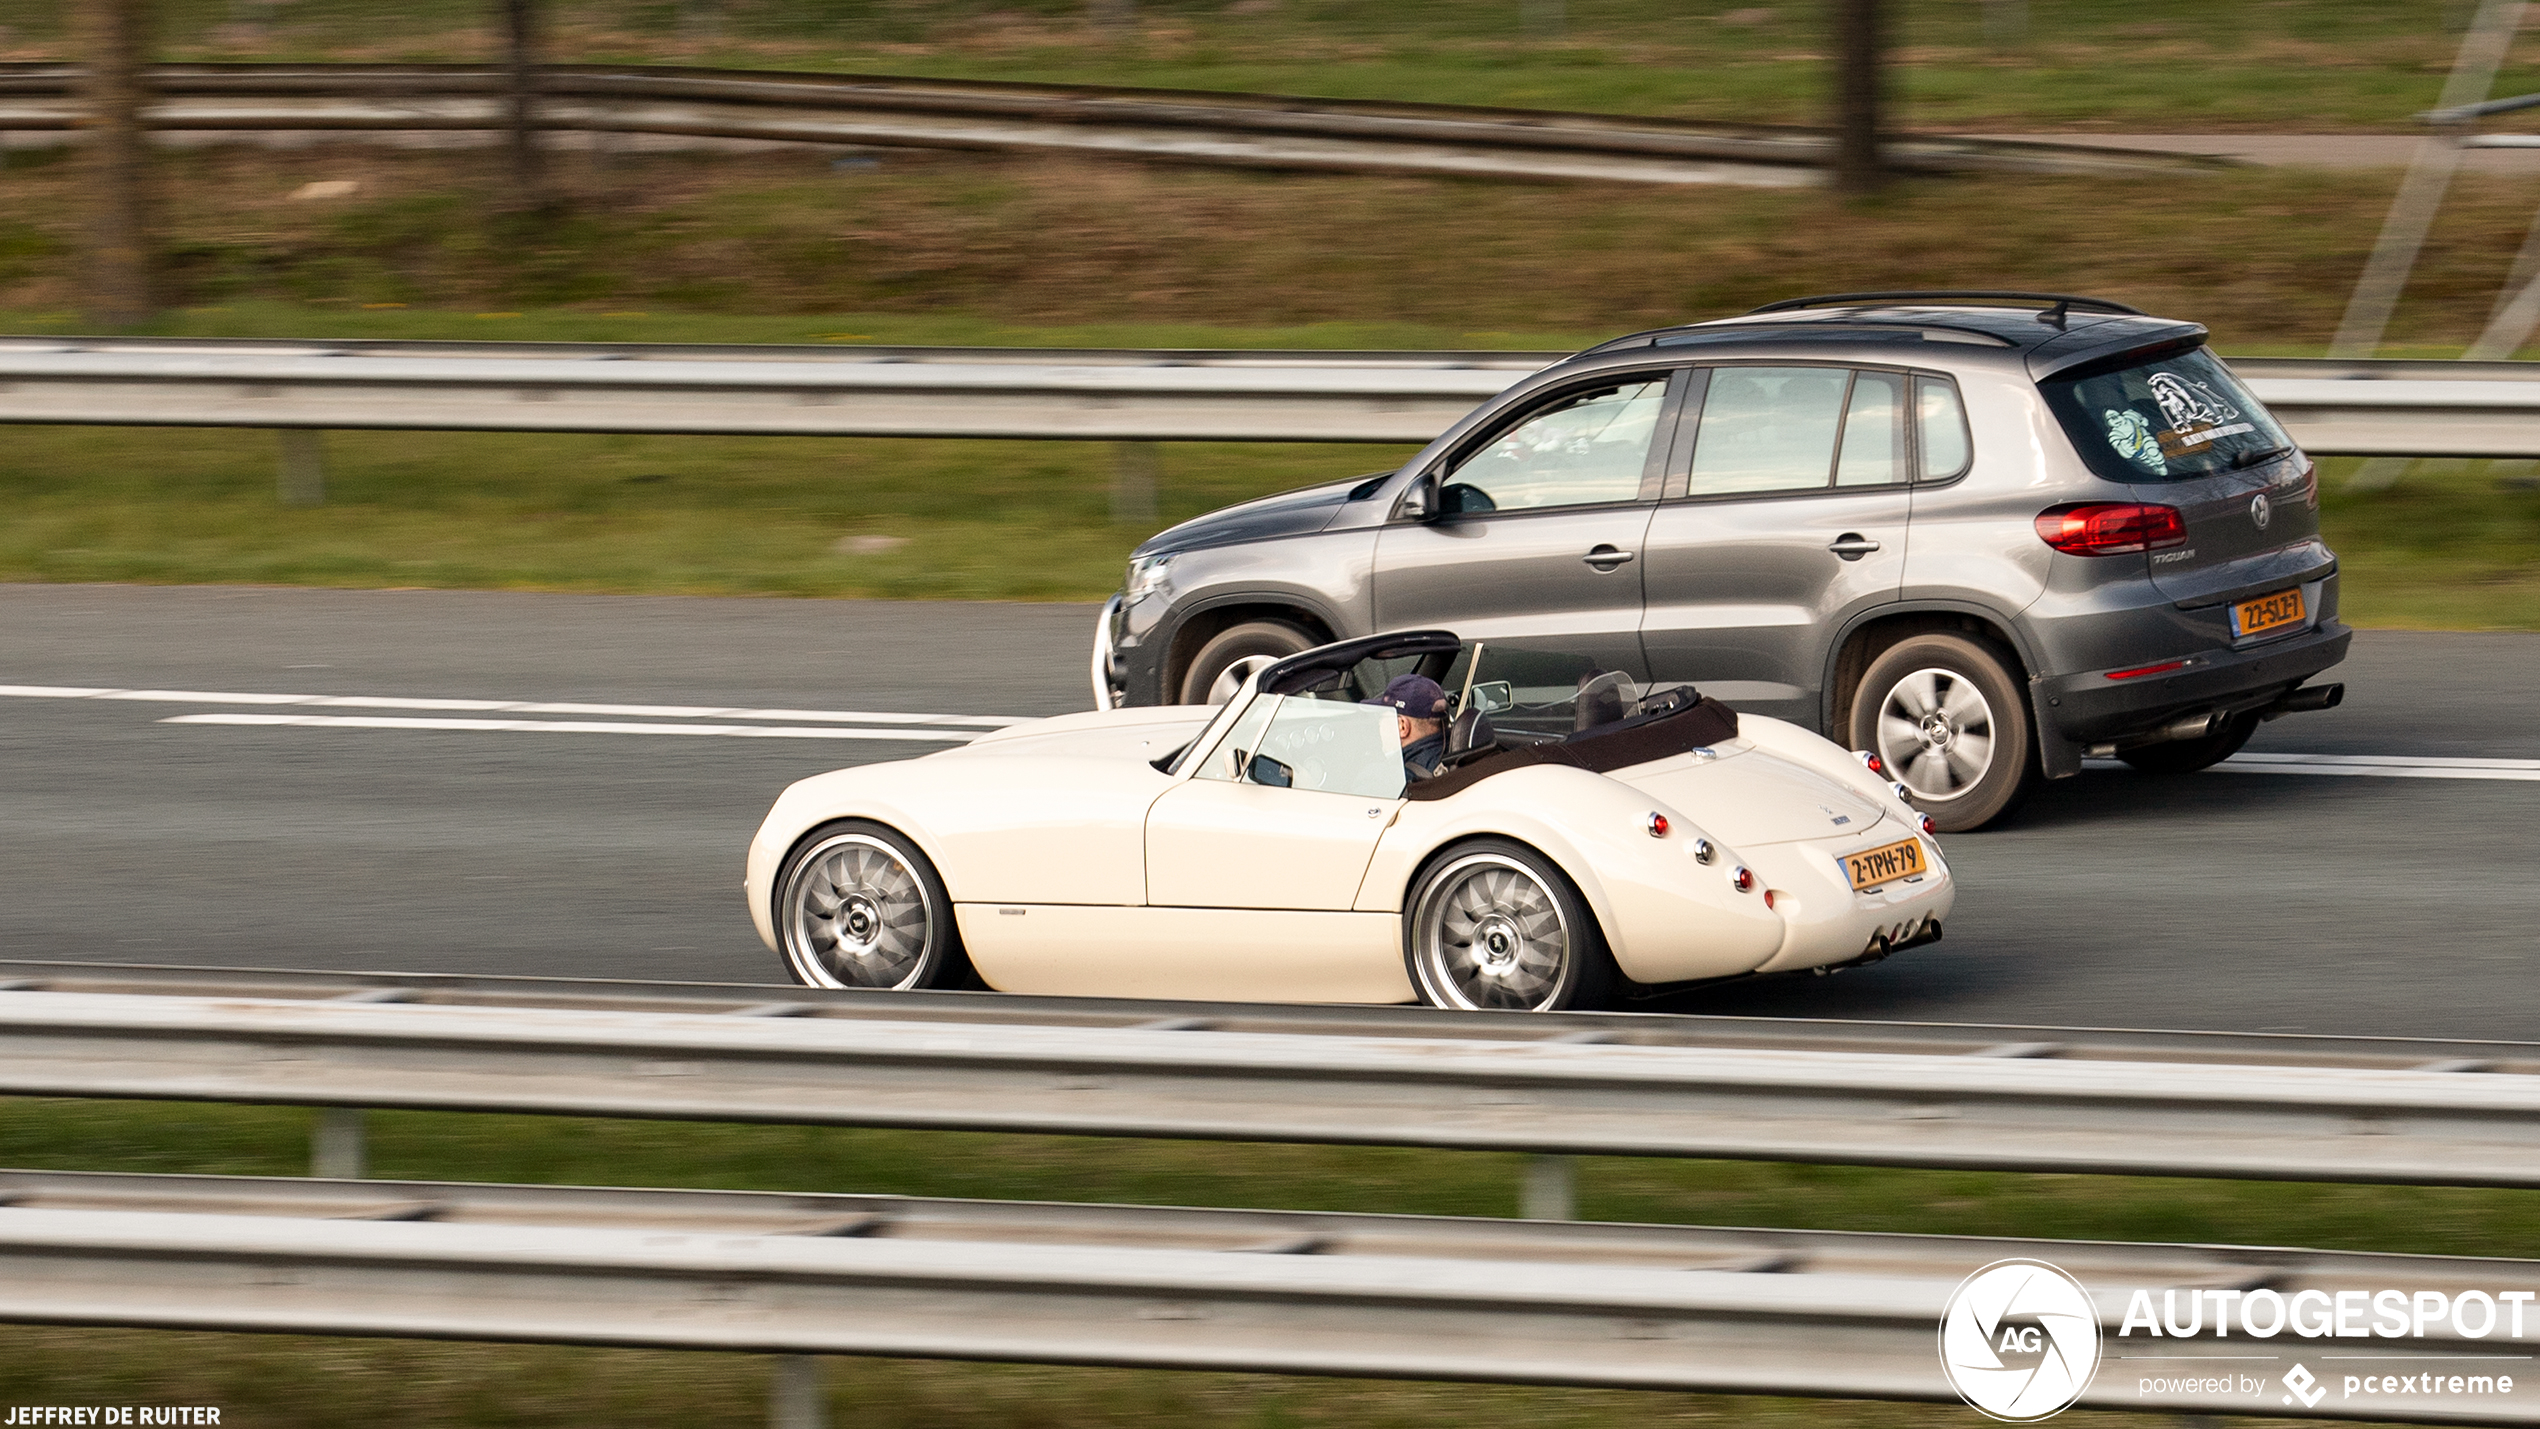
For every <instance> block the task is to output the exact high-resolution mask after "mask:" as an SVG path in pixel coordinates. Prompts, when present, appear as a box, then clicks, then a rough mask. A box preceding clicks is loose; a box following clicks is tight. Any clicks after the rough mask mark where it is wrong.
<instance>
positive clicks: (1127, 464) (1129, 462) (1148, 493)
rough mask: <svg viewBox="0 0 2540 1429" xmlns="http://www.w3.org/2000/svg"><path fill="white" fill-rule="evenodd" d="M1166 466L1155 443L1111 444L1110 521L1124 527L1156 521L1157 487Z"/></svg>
mask: <svg viewBox="0 0 2540 1429" xmlns="http://www.w3.org/2000/svg"><path fill="white" fill-rule="evenodd" d="M1163 466H1164V457H1163V453H1161V452H1159V451H1158V450H1156V445H1155V443H1153V442H1114V443H1112V463H1111V519H1112V520H1114V521H1116V522H1118V523H1120V524H1121V525H1123V526H1141V525H1150V524H1153V522H1154V521H1155V485H1156V479H1157V477H1158V476H1159V475H1160V474H1161V473H1162V470H1163Z"/></svg>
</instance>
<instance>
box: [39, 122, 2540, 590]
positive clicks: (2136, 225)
mask: <svg viewBox="0 0 2540 1429" xmlns="http://www.w3.org/2000/svg"><path fill="white" fill-rule="evenodd" d="M486 167H487V161H486V160H484V159H483V158H481V157H479V156H469V155H402V156H401V155H395V154H383V153H377V152H371V151H358V150H325V151H312V152H308V153H300V154H291V155H285V156H272V155H260V154H258V155H245V154H211V155H204V156H199V157H198V158H196V159H195V160H192V161H190V162H189V163H188V165H187V166H186V168H185V169H184V170H183V171H181V172H176V173H171V174H170V175H169V178H170V181H171V182H170V191H169V200H170V202H169V209H170V230H171V241H172V246H173V249H174V259H175V264H174V267H175V272H174V282H175V284H176V287H177V291H176V294H175V296H176V297H177V299H178V300H179V301H180V303H181V306H179V307H177V308H176V309H174V310H172V311H171V313H170V314H169V316H168V317H167V319H166V320H165V321H164V322H163V323H162V324H160V326H159V328H158V330H161V331H165V332H170V333H184V334H199V335H240V336H257V335H268V336H382V337H391V336H400V337H483V338H515V339H527V338H545V339H567V338H569V339H617V340H685V341H715V340H720V341H787V342H835V343H858V342H882V343H913V342H914V343H925V342H937V343H1014V344H1025V345H1030V344H1061V345H1066V344H1089V345H1129V346H1405V347H1474V346H1479V347H1522V348H1542V349H1558V348H1571V347H1576V346H1579V345H1582V344H1585V343H1587V342H1590V341H1594V340H1596V339H1598V338H1601V337H1605V336H1610V335H1612V334H1613V333H1616V332H1620V331H1627V330H1630V329H1633V328H1637V327H1646V326H1652V325H1657V324H1662V323H1666V322H1673V321H1682V320H1684V319H1686V318H1690V317H1707V316H1715V315H1719V314H1722V313H1728V312H1736V311H1742V310H1743V309H1745V308H1747V307H1751V306H1753V305H1754V304H1756V303H1759V302H1763V301H1766V300H1768V299H1771V298H1775V297H1781V296H1787V295H1789V294H1791V293H1794V292H1806V291H1820V292H1823V291H1840V290H1843V289H1847V288H1863V287H1917V286H1923V287H1929V286H2004V287H2062V288H2067V289H2075V290H2082V291H2094V292H2101V293H2106V294H2108V295H2110V296H2114V297H2118V298H2121V299H2125V300H2129V301H2132V302H2135V303H2137V304H2138V305H2140V306H2143V307H2146V308H2149V309H2151V310H2154V311H2161V312H2168V313H2177V314H2182V315H2188V316H2193V317H2196V318H2199V319H2201V320H2203V321H2205V322H2206V323H2208V324H2209V325H2210V326H2211V327H2213V328H2214V330H2215V333H2216V340H2217V343H2218V344H2219V345H2220V346H2222V347H2223V348H2224V350H2226V351H2235V352H2300V351H2306V350H2309V351H2315V350H2317V347H2318V345H2319V344H2320V343H2321V342H2322V341H2324V339H2325V336H2326V334H2327V333H2328V332H2329V331H2330V330H2331V329H2332V328H2333V327H2334V325H2335V323H2336V320H2337V316H2338V313H2339V310H2340V309H2341V307H2342V304H2343V296H2344V294H2345V292H2346V290H2347V287H2348V286H2349V283H2350V281H2351V276H2352V274H2353V273H2354V271H2355V270H2356V268H2357V267H2358V266H2359V265H2360V262H2361V259H2362V254H2363V249H2364V246H2365V245H2366V244H2367V243H2368V242H2369V238H2370V234H2371V233H2372V231H2373V226H2372V225H2371V224H2370V223H2368V222H2359V221H2357V219H2358V215H2366V216H2368V215H2371V214H2375V213H2378V212H2379V210H2380V208H2381V205H2382V204H2383V202H2384V201H2385V199H2386V197H2387V186H2388V179H2387V177H2386V176H2375V175H2363V176H2357V175H2333V174H2317V173H2310V174H2304V173H2285V172H2263V171H2262V172H2252V173H2247V174H2235V175H2232V176H2230V177H2228V178H2218V179H2200V178H2195V177H2193V176H2185V177H2174V178H2167V179H2163V180H2160V181H2158V182H2153V181H2145V182H2143V183H2141V184H2137V185H2133V186H2131V187H2130V189H2129V191H2127V192H2125V193H2124V194H2123V195H2122V202H2119V201H2116V198H2115V197H2113V196H2112V193H2111V189H2110V186H2109V185H2108V184H2107V183H2106V182H2104V181H2100V180H2061V179H2010V178H2005V179H1989V180H1981V181H1977V180H1968V181H1952V182H1946V183H1912V184H1907V185H1903V186H1901V187H1900V189H1899V190H1898V192H1897V193H1896V194H1895V195H1894V196H1893V197H1892V198H1890V199H1887V200H1884V201H1882V202H1880V203H1879V204H1877V205H1875V206H1872V207H1868V208H1850V207H1846V206H1844V205H1842V204H1841V203H1839V202H1838V201H1836V200H1834V199H1832V198H1830V197H1828V196H1825V195H1821V194H1789V193H1778V192H1760V191H1750V190H1722V191H1708V190H1706V191H1653V190H1641V189H1624V188H1572V189H1562V188H1548V187H1545V188H1538V187H1494V186H1483V185H1474V184H1466V183H1455V182H1446V181H1432V180H1416V179H1352V178H1332V177H1296V176H1266V175H1242V174H1218V173H1199V172H1176V171H1163V170H1148V169H1139V168H1126V167H1110V166H1097V165H1072V164H1026V163H1021V162H1015V161H1008V160H1001V159H980V158H965V157H959V156H910V157H907V158H904V159H903V158H900V157H894V158H892V159H890V160H889V161H887V162H886V163H885V164H884V165H883V166H882V167H881V168H880V169H877V170H854V171H833V170H831V169H829V168H828V167H827V166H826V165H825V163H823V162H821V161H818V160H816V159H815V158H812V157H809V156H802V155H777V156H765V157H754V158H747V159H718V160H713V161H706V160H693V159H653V160H646V161H644V162H642V163H640V164H638V163H635V162H632V161H628V160H623V159H621V160H619V161H617V162H616V163H615V164H614V165H613V166H610V167H605V168H592V167H588V166H586V165H585V164H584V163H583V162H582V161H578V160H577V161H575V162H574V163H573V164H572V165H569V166H568V171H567V178H568V183H569V186H570V187H571V189H572V191H573V192H574V195H575V205H574V209H573V213H572V215H571V216H570V217H568V218H566V219H564V220H563V221H561V222H560V223H558V224H557V225H555V226H553V227H551V228H546V229H543V230H536V231H528V230H520V229H515V228H509V227H506V226H505V225H506V220H502V219H499V218H489V217H485V216H483V214H484V212H485V210H486V209H487V208H488V207H489V205H488V204H486V203H485V199H486V198H487V194H486V193H485V191H484V190H483V189H482V188H480V187H479V185H480V183H481V182H482V178H483V173H484V170H485V169H486ZM312 178H352V179H354V180H355V181H356V182H357V183H359V184H360V185H361V188H360V189H359V190H358V191H357V193H356V194H355V196H354V197H352V198H351V199H349V200H344V201H340V202H320V203H295V202H292V201H290V200H289V199H288V198H287V195H288V194H289V193H291V192H292V191H293V189H294V188H295V187H297V186H298V185H299V184H300V183H302V182H304V181H306V180H308V179H312ZM68 183H69V174H68V170H67V167H66V166H63V165H60V164H57V163H47V164H42V165H38V166H34V167H20V168H16V169H12V170H9V171H7V172H6V173H5V174H0V190H5V191H6V192H7V193H8V194H9V195H10V197H11V199H12V200H13V201H12V202H10V203H9V204H7V205H6V206H5V208H0V329H7V330H14V331H22V332H25V331H34V332H42V331H55V332H63V331H76V330H77V329H78V327H79V323H78V320H77V318H76V317H74V316H73V315H71V313H70V311H69V308H70V295H71V293H72V292H73V291H74V288H73V283H74V272H75V266H74V265H75V263H76V257H77V253H78V242H77V237H76V233H75V230H74V219H73V217H72V215H73V214H74V213H75V207H74V205H73V204H72V203H71V202H70V198H71V195H70V194H69V192H68ZM2536 199H2540V185H2535V184H2533V183H2530V182H2528V181H2504V180H2492V179H2465V180H2463V181H2462V183H2461V184H2460V185H2459V190H2458V193H2457V196H2456V198H2455V200H2454V202H2453V203H2452V205H2451V206H2450V207H2449V208H2448V209H2447V210H2446V213H2445V216H2444V222H2443V224H2442V225H2441V227H2440V228H2439V229H2438V231H2437V241H2435V242H2434V243H2431V244H2429V246H2428V250H2427V253H2426V255H2425V257H2424V259H2423V260H2422V262H2421V263H2420V266H2419V270H2418V271H2419V278H2418V281H2417V282H2416V284H2415V285H2414V286H2413V287H2412V288H2411V290H2410V294H2409V301H2408V303H2407V305H2406V307H2405V308H2404V309H2403V312H2402V320H2401V324H2400V327H2399V329H2398V330H2397V334H2396V335H2397V337H2398V338H2399V340H2401V341H2402V342H2404V343H2408V344H2413V345H2415V346H2414V348H2413V350H2417V351H2424V352H2441V351H2445V350H2453V351H2456V350H2457V349H2458V344H2460V343H2461V342H2464V341H2466V339H2467V337H2468V336H2469V335H2470V334H2472V333H2474V332H2475V331H2476V330H2477V328H2478V327H2479V326H2480V324H2481V323H2483V321H2484V319H2485V317H2486V312H2487V308H2488V305H2489V303H2490V301H2491V299H2492V295H2493V293H2494V291H2495V289H2496V287H2497V285H2498V284H2499V283H2500V282H2501V281H2502V279H2503V276H2504V271H2503V270H2504V268H2505V265H2506V263H2507V261H2508V258H2509V256H2510V254H2511V253H2512V252H2513V250H2514V248H2515V247H2516V246H2517V244H2518V243H2519V242H2520V238H2521V234H2522V231H2523V227H2524V225H2525V224H2526V222H2527V220H2528V216H2529V213H2530V210H2531V207H2532V206H2533V203H2534V202H2535V200H2536ZM736 313H750V314H756V315H754V316H735V315H733V314H736ZM2447 345H2448V347H2447ZM2394 350H2409V349H2394ZM1401 455H1402V449H1400V448H1376V447H1361V448H1331V447H1321V448H1317V447H1301V446H1292V447H1282V446H1269V445H1261V446H1210V445H1191V446H1174V447H1168V448H1166V449H1165V452H1164V457H1163V490H1162V512H1161V519H1162V520H1164V521H1171V520H1175V519H1179V518H1182V517H1186V516H1190V515H1194V514H1197V513H1199V512H1201V511H1205V510H1208V509H1211V508H1213V507H1215V506H1218V505H1222V504H1224V503H1225V502H1228V501H1233V500H1237V499H1240V498H1242V497H1246V496H1250V495H1254V494H1258V493H1261V492H1265V491H1271V490H1277V489H1281V488H1284V487H1289V486H1294V485H1299V484H1302V483H1305V482H1308V481H1313V480H1318V479H1322V478H1326V477H1331V476H1341V475H1348V474H1351V473H1354V472H1359V471H1365V470H1370V469H1374V468H1378V467H1382V466H1385V465H1389V464H1390V463H1392V462H1393V461H1396V460H1399V459H1400V456H1401ZM328 460H329V472H328V484H329V504H328V505H327V506H325V507H324V508H321V509H317V510H310V511H285V510H281V509H279V508H277V506H276V505H275V504H274V499H273V473H274V448H273V442H272V438H271V437H270V435H269V434H266V433H262V432H256V431H184V432H173V433H172V432H164V431H158V432H154V431H145V430H55V429H35V428H29V429H18V430H15V431H11V432H9V433H7V434H6V435H5V436H0V509H5V510H6V512H7V520H6V521H5V522H0V579H19V580H27V579H32V580H139V581H163V582H192V581H214V582H220V581H245V582H286V583H314V584H342V585H362V586H377V585H403V586H504V587H513V588H529V589H571V590H594V591H649V592H665V591H668V592H697V593H734V594H783V595H835V596H897V597H921V596H928V597H939V596H957V597H981V598H1003V599H1024V598H1030V599H1065V598H1086V599H1091V598H1097V597H1099V596H1100V595H1102V594H1103V593H1105V592H1107V591H1108V590H1110V589H1111V588H1112V586H1113V584H1114V583H1115V581H1116V578H1117V573H1118V570H1119V568H1120V563H1121V560H1122V558H1123V557H1124V556H1125V555H1126V553H1127V551H1128V549H1129V547H1130V546H1131V545H1133V544H1134V543H1135V542H1136V541H1137V540H1138V539H1139V538H1141V537H1142V536H1144V535H1145V534H1147V532H1148V531H1149V530H1151V529H1153V528H1152V527H1146V526H1140V527H1134V528H1133V527H1125V526H1118V525H1115V524H1113V523H1112V521H1111V520H1110V517H1109V503H1108V496H1107V489H1108V483H1109V481H1110V478H1111V472H1112V469H1113V453H1112V452H1111V450H1110V449H1109V447H1108V446H1107V445H1105V444H1101V443H1092V444H1085V443H1075V444H1070V443H1015V442H1008V443H987V442H976V443H958V442H914V441H844V440H817V439H761V440H718V439H707V438H684V437H683V438H638V437H548V436H526V435H509V434H487V435H461V434H446V433H336V434H333V435H331V436H330V437H329V438H328ZM2339 473H2340V468H2339V467H2337V466H2336V465H2335V464H2332V466H2331V472H2330V477H2331V480H2330V482H2329V498H2328V505H2327V521H2328V524H2329V531H2330V536H2331V539H2332V540H2333V541H2334V542H2335V543H2336V544H2337V545H2338V546H2339V548H2340V550H2341V551H2342V552H2343V553H2344V554H2345V556H2346V558H2347V561H2348V570H2349V572H2350V578H2349V580H2348V582H2347V594H2346V600H2347V606H2346V609H2347V612H2348V614H2349V616H2350V617H2351V618H2354V619H2356V620H2358V621H2361V622H2364V623H2393V624H2416V625H2439V626H2447V627H2462V626H2471V627H2476V626H2487V627H2514V628H2531V627H2533V626H2534V625H2535V624H2540V602H2534V601H2533V600H2532V599H2531V595H2532V593H2533V591H2534V589H2535V585H2536V584H2540V565H2536V564H2535V557H2534V554H2533V553H2534V551H2535V550H2540V543H2535V541H2534V537H2535V535H2540V491H2534V490H2531V489H2529V487H2528V486H2527V485H2525V486H2515V485H2510V484H2508V483H2509V482H2510V481H2513V480H2516V479H2518V478H2516V477H2515V476H2514V475H2513V474H2512V473H2499V472H2496V471H2492V470H2490V469H2488V468H2487V467H2486V466H2485V465H2484V464H2477V465H2474V466H2471V467H2468V468H2459V467H2454V468H2420V470H2419V471H2417V472H2416V473H2413V474H2411V476H2410V477H2409V478H2407V479H2406V480H2404V481H2402V482H2400V483H2399V484H2398V485H2397V486H2396V487H2395V488H2393V489H2391V490H2388V491H2382V492H2374V493H2349V492H2343V491H2340V490H2338V489H2337V478H2338V475H2339ZM859 535H884V536H896V537H901V538H904V539H905V541H906V544H905V545H902V546H899V547H897V548H895V549H892V550H889V551H887V552H881V553H867V554H860V555H843V554H840V553H839V542H840V541H841V540H842V539H845V538H849V537H854V536H859Z"/></svg>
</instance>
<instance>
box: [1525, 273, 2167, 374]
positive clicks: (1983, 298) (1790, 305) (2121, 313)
mask: <svg viewBox="0 0 2540 1429" xmlns="http://www.w3.org/2000/svg"><path fill="white" fill-rule="evenodd" d="M1927 331H1929V332H1938V333H1946V334H1952V335H1959V336H1960V337H1961V338H1962V340H1965V341H1968V342H1970V343H1972V344H1973V345H1977V346H1984V347H2003V348H2011V349H2015V350H2017V351H2019V352H2021V353H2022V354H2024V355H2026V356H2028V357H2029V358H2030V362H2029V364H2028V365H2029V367H2030V370H2031V373H2032V375H2034V376H2037V377H2044V376H2046V375H2047V374H2048V373H2049V372H2053V371H2057V370H2060V369H2062V368H2065V367H2070V366H2073V365H2074V364H2076V363H2080V362H2086V361H2090V360H2092V359H2094V358H2097V357H2099V356H2101V355H2104V354H2106V353H2108V352H2110V351H2112V350H2124V349H2128V348H2134V347H2140V346H2144V345H2147V344H2151V343H2161V344H2164V345H2167V344H2169V343H2201V342H2203V341H2204V340H2205V337H2206V332H2205V329H2204V328H2203V327H2201V326H2199V325H2198V324H2195V323H2188V322H2180V321H2177V320H2175V319H2171V318H2158V317H2152V316H2149V315H2147V314H2145V313H2142V312H2140V311H2139V310H2137V309H2134V308H2130V307H2127V306H2126V305H2124V304H2123V303H2116V302H2110V301H2108V300H2107V299H2105V298H2088V297H2077V296H2073V295H2070V294H2064V293H2016V292H1932V293H1912V292H1904V293H1837V294H1832V295H1829V296H1826V297H1817V298H1792V299H1788V300H1786V301H1783V302H1778V303H1769V304H1766V305H1765V306H1763V307H1760V308H1757V309H1756V310H1754V311H1753V312H1750V313H1746V314H1744V315H1742V316H1738V317H1732V318H1716V319H1713V320H1711V321H1708V322H1699V323H1685V324H1681V325H1679V326H1675V327H1664V328H1653V329H1651V330H1649V331H1647V332H1637V333H1632V334H1629V335H1627V336H1624V337H1618V338H1615V339H1613V340H1611V341H1608V342H1601V343H1598V344H1597V345H1596V346H1594V347H1591V348H1589V349H1587V350H1586V351H1584V352H1581V353H1579V354H1578V357H1580V358H1585V357H1594V356H1601V355H1604V354H1608V353H1616V352H1623V351H1628V350H1632V349H1636V348H1645V347H1680V346H1694V345H1706V346H1707V345H1710V344H1715V343H1717V344H1729V343H1754V342H1773V341H1776V340H1779V341H1794V340H1795V341H1810V340H1814V341H1818V342H1824V341H1828V340H1841V339H1843V338H1872V339H1876V338H1890V337H1895V338H1919V337H1920V336H1921V335H1922V334H1923V333H1925V332H1927ZM1572 360H1573V361H1575V360H1577V359H1576V358H1574V359H1572Z"/></svg>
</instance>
